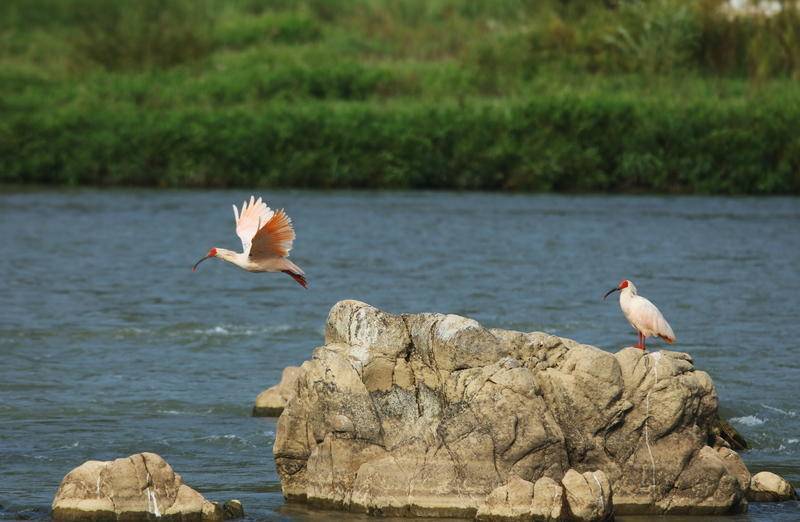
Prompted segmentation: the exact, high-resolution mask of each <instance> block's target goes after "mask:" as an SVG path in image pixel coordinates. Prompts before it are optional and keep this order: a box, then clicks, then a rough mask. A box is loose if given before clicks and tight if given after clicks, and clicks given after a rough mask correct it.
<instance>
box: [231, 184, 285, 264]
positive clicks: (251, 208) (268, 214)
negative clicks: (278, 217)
mask: <svg viewBox="0 0 800 522" xmlns="http://www.w3.org/2000/svg"><path fill="white" fill-rule="evenodd" d="M274 214H275V212H274V211H272V210H270V208H269V207H268V206H267V204H266V203H264V202H263V201H261V198H258V199H257V200H256V199H255V198H254V197H253V196H250V203H249V204H248V202H247V201H244V202H242V211H241V212H239V210H238V209H237V208H236V205H234V206H233V215H234V217H235V218H236V235H237V236H239V239H241V240H242V249H243V250H242V251H243V252H244V253H245V254H247V253H248V252H250V245H251V244H252V242H253V237H255V235H256V234H257V233H258V230H259V229H260V228H261V227H263V226H264V224H265V223H268V222H269V221H270V219H272V217H273V215H274Z"/></svg>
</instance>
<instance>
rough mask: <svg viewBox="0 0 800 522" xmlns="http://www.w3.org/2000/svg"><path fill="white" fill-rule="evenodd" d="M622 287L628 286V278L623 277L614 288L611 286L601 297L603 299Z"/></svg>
mask: <svg viewBox="0 0 800 522" xmlns="http://www.w3.org/2000/svg"><path fill="white" fill-rule="evenodd" d="M623 288H628V280H627V279H623V280H622V281H620V282H619V284H618V285H617V286H616V288H612V289H611V290H609V291H608V292H606V295H604V296H603V299H605V298H606V297H608V296H610V295H611V294H613V293H614V292H619V291H620V290H622V289H623Z"/></svg>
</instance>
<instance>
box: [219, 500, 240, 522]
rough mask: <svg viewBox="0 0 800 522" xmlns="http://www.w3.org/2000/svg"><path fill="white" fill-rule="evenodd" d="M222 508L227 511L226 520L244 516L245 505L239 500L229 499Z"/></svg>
mask: <svg viewBox="0 0 800 522" xmlns="http://www.w3.org/2000/svg"><path fill="white" fill-rule="evenodd" d="M222 509H223V511H224V513H225V520H233V519H235V518H244V507H242V503H241V502H239V501H238V500H236V499H234V500H229V501H227V502H225V504H223V506H222Z"/></svg>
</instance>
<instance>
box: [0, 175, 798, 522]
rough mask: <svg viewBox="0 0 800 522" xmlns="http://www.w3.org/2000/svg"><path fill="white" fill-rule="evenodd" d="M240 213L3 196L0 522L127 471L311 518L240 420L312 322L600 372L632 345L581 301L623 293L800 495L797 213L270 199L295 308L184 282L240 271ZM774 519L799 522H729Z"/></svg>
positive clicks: (263, 512)
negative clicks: (347, 305)
mask: <svg viewBox="0 0 800 522" xmlns="http://www.w3.org/2000/svg"><path fill="white" fill-rule="evenodd" d="M249 194H250V192H243V191H202V192H197V191H180V192H178V191H175V192H172V191H90V190H80V191H69V192H54V191H20V192H5V193H2V194H0V239H1V240H2V250H1V251H2V260H0V298H2V305H0V309H1V310H2V312H0V356H1V357H2V361H1V364H0V505H2V506H3V509H2V510H0V518H20V517H34V518H36V517H46V516H47V513H48V510H49V505H50V502H51V500H52V497H53V494H54V493H55V491H56V488H57V487H58V484H59V482H60V480H61V478H62V477H63V476H64V475H65V474H66V473H67V472H68V471H69V470H70V469H72V468H73V467H75V466H77V465H79V464H81V463H82V462H84V461H85V460H88V459H103V460H105V459H112V458H116V457H122V456H127V455H129V454H131V453H135V452H140V451H153V452H156V453H159V454H160V455H162V456H163V457H164V458H165V459H166V460H167V461H168V462H169V463H170V464H172V466H173V467H174V468H175V470H176V471H178V472H179V473H181V475H182V476H183V478H184V480H185V481H186V482H187V483H188V484H189V485H191V486H192V487H194V488H196V489H198V490H199V491H201V492H202V493H204V494H205V495H206V496H207V497H209V498H211V499H215V500H225V499H228V498H239V499H241V500H242V501H243V503H244V506H245V509H246V511H247V513H248V516H249V518H250V519H252V520H256V519H259V520H266V519H286V520H312V519H319V518H324V516H325V515H324V514H321V513H317V512H313V511H308V510H305V509H303V508H301V507H297V506H291V505H288V506H287V505H285V503H284V501H283V499H282V497H281V494H280V484H279V481H278V477H277V475H276V474H275V466H274V463H273V460H272V444H273V442H274V436H275V424H276V423H275V420H272V419H254V418H251V417H250V409H251V407H252V404H253V400H254V398H255V396H256V395H257V394H258V393H259V392H260V391H261V390H262V389H264V388H266V387H267V386H269V385H271V384H273V383H275V382H276V381H277V380H278V378H279V375H280V371H281V369H282V368H283V367H284V366H287V365H290V364H298V363H300V362H302V361H303V360H304V359H306V358H307V357H308V356H309V354H310V353H311V350H312V349H313V348H314V347H316V346H318V345H320V344H321V342H322V334H323V328H324V321H325V317H326V315H327V312H328V310H329V309H330V307H331V305H332V304H333V303H335V302H336V301H337V300H339V299H344V298H355V299H360V300H363V301H367V302H369V303H371V304H374V305H376V306H378V307H381V308H384V309H386V310H388V311H391V312H421V311H440V312H452V313H458V314H463V315H467V316H471V317H474V318H476V319H478V320H479V321H481V322H482V323H483V324H485V325H487V326H491V327H502V328H512V329H517V330H526V331H529V330H544V331H547V332H552V333H556V334H558V335H562V336H566V337H572V338H575V339H578V340H580V341H582V342H586V343H590V344H594V345H597V346H600V347H602V348H605V349H608V350H617V349H619V348H620V347H622V346H625V345H629V344H632V343H634V342H635V341H636V335H635V334H634V333H633V332H632V331H631V330H630V327H629V326H628V325H627V323H626V322H625V320H624V318H623V317H622V314H621V312H620V310H619V307H618V304H617V302H616V300H613V301H611V300H609V301H607V302H603V301H602V300H601V299H600V298H601V296H602V295H603V293H604V292H605V291H606V290H607V289H608V288H611V287H612V286H613V285H615V284H617V282H618V281H619V280H620V279H622V278H624V277H625V278H630V279H632V280H633V281H634V282H635V283H636V284H637V286H638V288H639V292H640V293H641V294H642V295H644V296H647V297H649V298H651V299H652V300H653V301H654V302H655V303H656V304H657V305H659V307H660V308H661V309H662V311H663V312H664V314H665V315H666V317H667V319H668V320H669V321H670V323H671V324H672V326H673V329H674V330H675V332H676V334H677V336H678V341H679V342H678V344H677V345H675V347H674V348H675V349H679V350H684V351H688V352H690V353H691V354H692V355H693V356H694V358H695V362H696V365H697V366H698V367H699V368H701V369H704V370H707V371H708V372H709V373H710V374H711V376H712V377H713V379H714V382H715V383H716V386H717V390H718V392H719V395H720V399H721V405H722V406H721V407H722V412H723V415H724V416H726V417H728V418H731V419H733V423H734V425H735V426H736V427H738V428H739V429H740V430H741V432H742V433H743V434H744V435H745V436H746V437H747V438H748V439H749V440H750V442H751V443H752V445H753V449H752V450H751V451H749V452H747V453H745V454H744V458H745V461H746V462H747V464H748V465H749V467H750V469H751V470H752V471H759V470H762V469H770V470H773V471H776V472H778V473H780V474H782V475H784V476H785V477H786V478H788V479H789V480H791V481H793V482H794V483H795V485H797V484H800V404H799V403H798V396H799V395H800V393H799V392H800V385H798V383H800V321H798V314H799V313H800V312H799V311H800V200H798V199H790V198H770V199H758V198H735V199H734V198H731V199H725V198H700V197H687V198H667V197H564V196H528V195H502V194H473V193H470V194H459V193H419V192H413V193H385V192H382V193H371V192H361V193H342V192H281V191H270V192H265V193H263V195H264V196H266V197H267V199H268V201H269V203H270V204H271V205H272V206H273V207H286V208H287V210H288V212H289V214H290V215H291V216H292V217H293V218H294V221H295V224H296V228H297V233H298V240H297V242H296V243H295V247H296V248H295V250H294V252H293V259H294V260H295V261H296V262H297V263H298V264H299V265H300V266H302V267H303V268H304V269H305V270H306V272H307V274H308V278H309V281H310V285H311V287H310V289H309V290H303V289H302V288H300V287H299V286H298V285H297V284H296V283H294V281H292V280H291V279H290V278H289V277H286V276H284V275H282V274H248V273H245V272H242V271H240V270H237V269H235V268H233V267H231V266H223V263H221V262H218V261H208V262H206V263H204V264H203V265H201V267H200V270H199V272H197V273H192V272H191V266H192V264H193V263H194V262H195V261H196V260H197V259H198V258H199V257H200V256H202V255H204V254H205V252H207V250H208V248H209V247H211V246H221V247H227V248H234V249H238V248H239V247H240V244H239V241H238V238H237V237H236V236H235V234H234V230H233V213H232V210H231V203H234V202H240V201H241V200H242V199H243V198H244V197H246V196H249ZM654 347H657V345H656V344H654ZM328 517H329V518H330V519H331V520H336V519H342V518H343V517H344V515H342V514H338V513H337V514H331V515H328ZM351 518H355V517H351ZM359 518H360V517H359ZM775 519H782V520H796V519H800V506H799V505H798V503H787V504H782V505H767V504H753V505H751V509H750V512H749V514H748V515H745V516H742V517H736V518H728V519H726V520H775Z"/></svg>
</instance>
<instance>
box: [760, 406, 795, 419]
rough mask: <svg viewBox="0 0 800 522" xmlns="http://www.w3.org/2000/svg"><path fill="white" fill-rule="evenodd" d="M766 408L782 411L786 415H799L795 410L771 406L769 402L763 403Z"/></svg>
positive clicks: (776, 411) (777, 411)
mask: <svg viewBox="0 0 800 522" xmlns="http://www.w3.org/2000/svg"><path fill="white" fill-rule="evenodd" d="M761 406H763V407H764V408H766V409H768V410H770V411H774V412H775V413H780V414H781V415H786V416H787V417H797V412H796V411H793V410H782V409H780V408H776V407H775V406H770V405H769V404H762V405H761Z"/></svg>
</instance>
